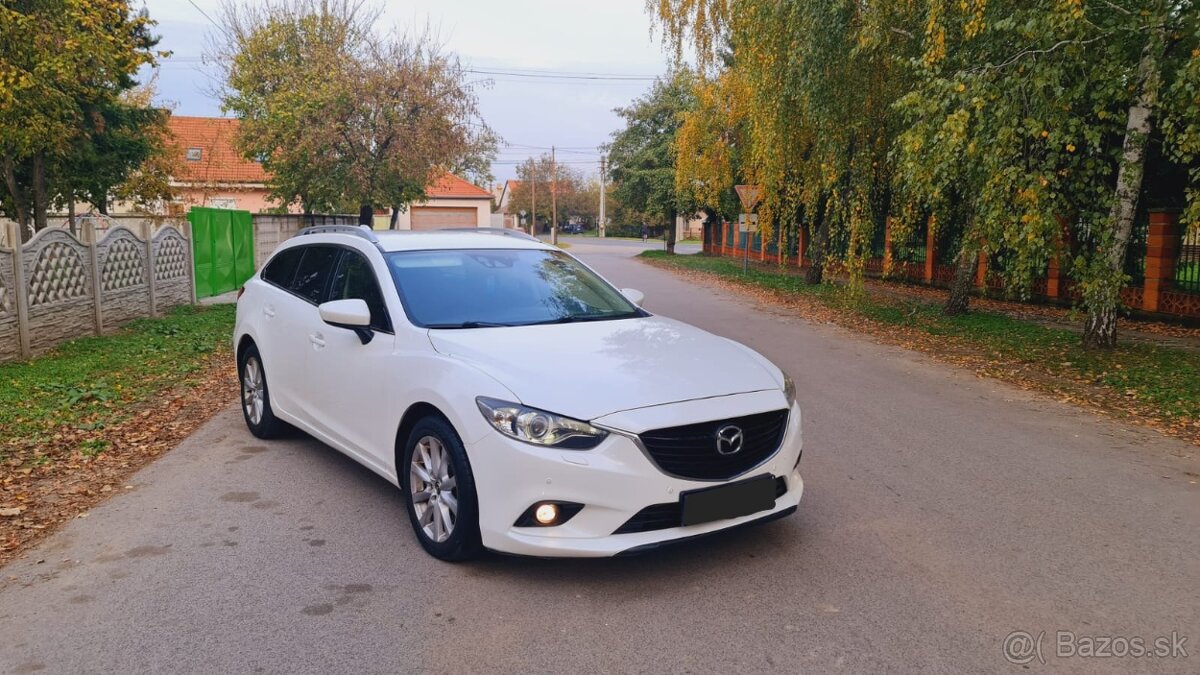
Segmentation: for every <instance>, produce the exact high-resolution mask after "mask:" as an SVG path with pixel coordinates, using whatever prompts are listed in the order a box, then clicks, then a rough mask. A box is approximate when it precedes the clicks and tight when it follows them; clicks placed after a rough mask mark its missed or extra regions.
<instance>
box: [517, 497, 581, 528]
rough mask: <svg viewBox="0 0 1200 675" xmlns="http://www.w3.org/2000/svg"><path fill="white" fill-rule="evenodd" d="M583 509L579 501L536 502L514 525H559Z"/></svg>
mask: <svg viewBox="0 0 1200 675" xmlns="http://www.w3.org/2000/svg"><path fill="white" fill-rule="evenodd" d="M582 510H583V504H579V503H577V502H563V501H553V502H534V503H532V504H530V505H529V508H527V509H525V511H524V512H523V513H521V515H520V517H518V518H517V520H516V522H514V523H513V527H558V526H560V525H562V524H563V523H565V522H567V521H569V520H571V519H572V518H574V517H575V515H576V514H577V513H579V512H580V511H582Z"/></svg>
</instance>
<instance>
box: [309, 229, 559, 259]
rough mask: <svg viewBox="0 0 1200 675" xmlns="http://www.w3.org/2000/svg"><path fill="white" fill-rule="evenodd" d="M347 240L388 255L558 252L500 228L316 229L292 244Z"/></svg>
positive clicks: (532, 239) (552, 247) (519, 233)
mask: <svg viewBox="0 0 1200 675" xmlns="http://www.w3.org/2000/svg"><path fill="white" fill-rule="evenodd" d="M347 238H354V239H357V240H359V241H363V240H368V241H371V242H372V243H377V244H378V246H379V248H380V250H382V251H384V252H385V253H391V252H393V251H438V250H452V249H474V248H490V249H534V250H557V249H556V247H554V246H551V245H550V244H547V243H545V242H542V241H541V240H538V239H534V238H532V237H530V236H529V235H527V234H525V233H523V232H521V231H519V230H501V229H499V228H496V229H490V228H479V229H477V230H474V229H466V228H464V229H447V230H367V229H366V228H361V229H360V228H356V227H353V226H333V227H314V228H309V229H307V230H301V231H300V232H299V233H298V234H297V235H296V236H295V237H293V238H292V239H291V240H289V242H288V243H290V244H293V245H300V244H305V243H314V244H315V243H334V242H345V241H346V239H347Z"/></svg>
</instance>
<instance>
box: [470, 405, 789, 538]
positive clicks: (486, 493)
mask: <svg viewBox="0 0 1200 675" xmlns="http://www.w3.org/2000/svg"><path fill="white" fill-rule="evenodd" d="M771 394H774V395H775V397H776V398H772V397H770V396H769V395H767V393H765V392H759V393H756V394H742V395H738V396H733V397H725V398H722V399H718V401H719V402H720V404H719V406H716V407H714V406H711V405H700V406H697V405H694V404H673V405H670V406H659V407H656V408H652V409H646V411H638V413H637V415H634V416H626V417H625V418H622V419H619V420H612V421H613V422H619V423H622V424H623V425H624V426H622V427H619V428H623V429H633V431H629V432H614V433H610V434H609V436H608V437H607V438H606V439H605V440H604V441H603V442H602V443H601V444H600V445H599V446H598V447H596V448H595V449H593V450H587V451H571V450H554V449H551V448H541V447H538V446H533V445H529V444H527V443H521V442H519V441H515V440H512V439H510V438H508V437H506V436H503V435H501V434H500V433H499V432H492V433H489V434H487V435H486V436H485V437H484V438H482V439H479V440H478V441H476V442H474V443H472V444H470V446H469V447H468V454H469V456H470V461H471V466H472V471H473V473H474V475H475V485H476V490H477V492H478V495H479V504H480V514H479V526H480V534H481V535H482V538H483V545H484V546H486V547H487V548H490V549H492V550H495V551H499V552H503V553H512V554H517V555H531V556H545V557H559V556H563V557H566V556H576V557H607V556H614V555H618V554H622V553H634V552H641V551H644V550H647V549H651V548H655V547H657V546H659V545H662V544H666V543H670V542H673V541H675V540H683V539H689V538H693V537H697V536H701V535H706V534H710V533H713V532H718V531H720V530H725V529H729V528H734V527H739V526H742V525H748V524H752V523H755V522H757V521H764V520H771V519H773V518H774V517H783V516H785V515H787V514H789V513H791V512H793V511H795V510H796V507H797V505H798V504H799V502H800V496H801V494H802V493H803V492H804V481H803V480H802V479H801V477H800V472H799V470H798V468H797V464H798V460H799V457H800V454H801V450H802V446H803V441H802V435H801V431H800V409H799V408H798V407H797V406H795V405H792V408H791V412H790V415H789V419H788V427H787V431H786V432H785V434H784V438H783V442H782V444H781V445H780V449H779V450H778V451H777V452H776V453H775V454H774V455H772V456H771V457H770V458H768V459H767V460H766V461H765V462H763V463H762V464H760V465H758V466H756V467H754V468H752V469H749V470H748V471H745V472H744V473H742V474H740V475H738V476H735V477H733V478H730V479H729V480H726V481H699V480H690V479H685V478H679V477H674V476H670V475H667V474H665V473H663V471H662V470H660V469H659V468H658V466H656V465H655V464H654V463H653V462H652V461H651V460H650V458H649V457H647V455H646V454H645V453H644V451H643V450H642V449H641V447H640V445H639V444H638V442H637V441H636V434H637V433H640V432H642V431H644V430H646V429H650V428H663V427H668V426H675V425H682V424H690V423H695V422H701V421H707V420H711V419H719V418H721V417H724V416H739V415H747V414H753V413H756V412H765V411H767V410H771V409H775V410H778V409H780V408H783V407H784V406H785V405H786V403H785V402H784V401H783V397H782V395H780V394H778V393H777V392H771ZM709 403H711V402H709ZM714 410H716V411H719V412H716V413H715V414H714V412H713V411H714ZM604 421H606V420H603V419H602V420H597V421H596V422H595V423H596V424H602V423H603V422H604ZM651 425H652V426H651ZM639 426H644V427H645V428H639ZM763 474H770V475H771V476H774V477H779V476H782V477H783V478H784V479H785V481H786V491H784V492H783V493H782V494H780V495H778V496H777V497H776V499H775V505H774V507H772V508H771V509H768V510H764V511H758V512H756V513H752V514H749V515H746V516H742V517H740V518H729V519H725V520H716V521H711V522H706V523H700V524H696V525H691V526H681V527H671V528H668V529H661V530H652V531H648V532H631V533H626V534H613V533H614V532H615V531H616V530H617V529H618V528H620V527H621V526H622V525H623V524H625V523H626V521H628V520H629V519H630V518H632V517H633V516H634V515H635V514H637V513H638V512H639V511H641V510H642V509H643V508H645V507H647V506H651V505H656V504H666V503H671V502H678V500H679V495H680V493H682V492H687V491H689V490H696V489H701V488H710V487H713V486H717V485H723V484H727V483H733V482H737V481H739V480H745V479H746V478H750V477H753V476H759V475H763ZM542 501H560V502H575V503H579V504H583V505H584V508H583V510H581V511H580V512H579V513H578V514H576V515H575V516H574V517H573V518H571V519H570V520H568V521H567V522H565V523H563V524H561V525H557V526H553V527H515V526H514V525H513V523H514V522H516V520H517V518H518V517H519V516H520V515H521V514H522V513H524V512H525V511H526V509H528V508H529V507H530V506H531V505H533V504H535V503H537V502H542Z"/></svg>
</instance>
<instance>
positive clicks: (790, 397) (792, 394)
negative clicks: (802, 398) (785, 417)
mask: <svg viewBox="0 0 1200 675" xmlns="http://www.w3.org/2000/svg"><path fill="white" fill-rule="evenodd" d="M783 395H784V396H786V397H787V402H788V407H789V408H790V407H792V404H794V403H795V402H796V383H795V382H793V381H792V377H791V376H790V375H788V374H787V373H784V374H783Z"/></svg>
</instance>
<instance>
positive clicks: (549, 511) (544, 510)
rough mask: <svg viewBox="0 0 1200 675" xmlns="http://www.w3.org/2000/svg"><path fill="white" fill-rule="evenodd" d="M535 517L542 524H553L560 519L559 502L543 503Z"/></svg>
mask: <svg viewBox="0 0 1200 675" xmlns="http://www.w3.org/2000/svg"><path fill="white" fill-rule="evenodd" d="M534 517H535V518H537V521H538V522H539V523H541V524H542V525H551V524H553V523H554V521H556V520H558V505H557V504H542V505H541V506H539V507H537V511H536V512H535V513H534Z"/></svg>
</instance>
